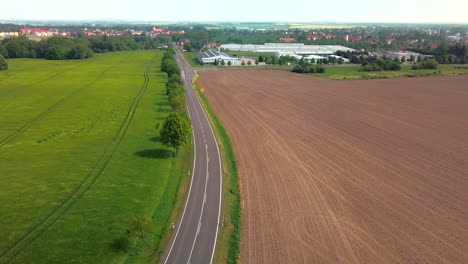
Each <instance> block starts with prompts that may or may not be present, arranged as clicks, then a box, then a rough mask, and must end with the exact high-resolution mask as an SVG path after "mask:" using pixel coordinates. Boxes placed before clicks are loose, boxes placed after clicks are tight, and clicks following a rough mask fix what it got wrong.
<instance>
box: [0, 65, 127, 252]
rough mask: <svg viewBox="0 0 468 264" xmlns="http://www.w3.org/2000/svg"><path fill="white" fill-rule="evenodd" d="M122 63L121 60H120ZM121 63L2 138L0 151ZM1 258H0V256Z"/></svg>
mask: <svg viewBox="0 0 468 264" xmlns="http://www.w3.org/2000/svg"><path fill="white" fill-rule="evenodd" d="M122 61H123V60H122ZM122 61H119V62H118V63H116V64H114V65H112V66H110V67H107V68H106V69H104V70H103V71H102V72H101V73H100V74H99V75H98V76H97V77H96V79H95V80H93V81H92V82H90V83H89V84H87V85H84V86H81V87H79V88H77V89H75V90H73V91H72V92H71V93H70V94H68V95H67V96H65V97H64V98H62V99H60V100H59V101H58V102H56V103H55V104H53V105H52V106H51V107H49V108H48V109H47V110H46V111H45V112H42V113H41V114H39V115H38V116H36V117H35V118H33V119H32V120H30V121H29V122H27V123H26V124H24V125H23V126H22V127H21V128H19V129H18V130H17V131H16V132H14V133H13V134H11V135H9V136H7V137H5V138H3V139H1V140H0V149H1V148H2V147H3V146H5V145H6V144H8V143H10V142H11V141H12V140H14V139H15V138H16V137H18V136H19V135H21V134H22V133H23V132H24V131H26V130H27V129H28V128H30V127H31V126H33V125H35V124H36V123H37V122H39V121H40V120H42V119H43V118H44V117H45V116H47V115H48V114H49V113H50V112H52V111H54V110H55V109H56V108H57V107H58V106H60V105H62V104H63V103H65V102H67V101H68V100H70V99H71V98H73V97H74V96H75V95H77V94H78V93H80V92H81V90H83V89H84V88H87V87H90V86H92V85H94V84H95V83H96V82H98V81H100V80H101V79H102V77H104V74H105V73H106V72H108V71H109V70H110V69H112V68H113V67H114V66H115V65H118V64H120V62H122ZM0 257H1V256H0Z"/></svg>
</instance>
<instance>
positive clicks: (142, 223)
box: [126, 216, 151, 238]
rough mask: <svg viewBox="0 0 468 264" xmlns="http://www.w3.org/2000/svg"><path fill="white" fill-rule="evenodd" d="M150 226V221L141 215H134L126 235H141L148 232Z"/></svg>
mask: <svg viewBox="0 0 468 264" xmlns="http://www.w3.org/2000/svg"><path fill="white" fill-rule="evenodd" d="M150 227H151V223H150V221H149V220H148V219H147V218H145V217H142V216H138V217H136V219H135V220H134V221H133V222H132V223H131V224H130V226H129V228H128V229H127V232H126V233H127V235H128V236H130V237H139V238H141V237H143V235H144V234H145V233H146V232H148V230H149V229H150Z"/></svg>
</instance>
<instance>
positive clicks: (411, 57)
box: [409, 54, 415, 62]
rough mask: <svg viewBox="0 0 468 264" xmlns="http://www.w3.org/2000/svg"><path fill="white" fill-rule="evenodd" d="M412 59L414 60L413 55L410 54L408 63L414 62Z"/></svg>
mask: <svg viewBox="0 0 468 264" xmlns="http://www.w3.org/2000/svg"><path fill="white" fill-rule="evenodd" d="M414 59H415V58H414V55H413V54H411V56H410V58H409V61H410V62H414Z"/></svg>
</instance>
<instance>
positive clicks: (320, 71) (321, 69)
mask: <svg viewBox="0 0 468 264" xmlns="http://www.w3.org/2000/svg"><path fill="white" fill-rule="evenodd" d="M315 68H316V70H317V73H325V68H324V67H322V66H316V67H315Z"/></svg>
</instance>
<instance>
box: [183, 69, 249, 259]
mask: <svg viewBox="0 0 468 264" xmlns="http://www.w3.org/2000/svg"><path fill="white" fill-rule="evenodd" d="M198 77H199V76H198V74H197V73H196V72H195V77H194V78H193V80H192V84H193V87H194V88H195V90H196V92H197V95H198V97H199V98H200V100H201V102H202V104H203V107H204V108H205V110H206V112H207V114H208V118H209V119H210V122H211V124H212V126H213V128H214V132H215V135H216V138H217V140H218V143H219V146H220V151H221V158H222V160H223V165H224V166H223V170H224V175H225V177H224V186H223V193H224V197H223V209H222V214H223V216H222V217H223V219H222V221H223V224H222V228H221V229H220V232H219V234H218V241H217V245H216V254H215V258H214V263H229V264H234V263H238V260H239V252H240V238H241V201H240V191H239V177H238V172H237V161H236V156H235V154H234V148H233V146H232V142H231V139H230V138H229V134H228V132H227V130H226V129H225V128H224V126H223V124H222V123H221V121H220V120H219V118H218V117H217V116H216V114H215V112H214V110H213V109H212V108H211V107H210V105H209V103H208V100H207V98H206V97H205V95H204V94H203V93H202V92H200V89H199V88H198V87H197V85H196V81H197V80H198ZM224 217H225V218H224Z"/></svg>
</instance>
